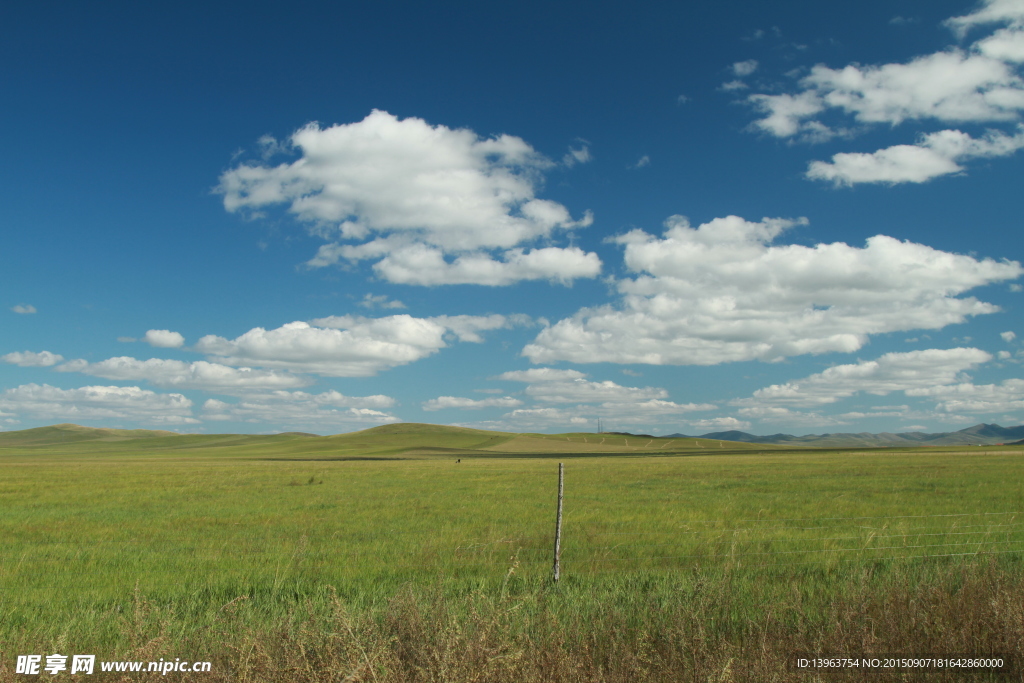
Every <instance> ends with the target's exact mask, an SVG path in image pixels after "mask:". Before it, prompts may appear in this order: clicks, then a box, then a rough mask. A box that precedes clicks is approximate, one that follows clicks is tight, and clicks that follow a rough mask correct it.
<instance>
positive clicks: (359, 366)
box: [195, 315, 446, 377]
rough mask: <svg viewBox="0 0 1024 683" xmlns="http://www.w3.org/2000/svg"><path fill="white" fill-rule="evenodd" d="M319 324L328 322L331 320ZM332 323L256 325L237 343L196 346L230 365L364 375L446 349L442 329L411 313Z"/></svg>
mask: <svg viewBox="0 0 1024 683" xmlns="http://www.w3.org/2000/svg"><path fill="white" fill-rule="evenodd" d="M318 322H321V323H322V324H327V319H325V320H323V321H318ZM330 324H331V327H333V328H334V329H329V328H325V327H313V326H311V325H310V324H309V323H306V322H301V321H297V322H292V323H288V324H286V325H282V326H281V327H278V328H277V329H273V330H266V329H264V328H262V327H256V328H253V329H251V330H249V331H248V332H246V333H245V334H243V335H241V336H239V337H237V338H236V339H233V340H229V339H225V338H224V337H218V336H215V335H206V336H205V337H203V338H202V339H200V340H199V342H198V343H197V344H196V347H195V348H196V350H197V351H200V352H201V353H206V354H209V355H210V356H211V357H212V358H213V359H214V360H215V361H217V362H220V363H224V364H226V365H255V366H259V367H265V368H274V369H281V370H292V371H295V372H312V373H317V374H320V375H329V376H333V377H366V376H370V375H375V374H376V373H378V372H380V371H381V370H386V369H390V368H393V367H396V366H399V365H405V364H407V363H412V362H414V361H417V360H420V359H422V358H426V357H427V356H429V355H431V354H434V353H437V351H438V350H440V349H442V348H444V347H445V346H446V344H445V342H444V332H445V328H444V326H443V325H439V324H438V323H435V322H432V321H430V320H425V319H422V318H413V317H412V316H409V315H394V316H389V317H386V318H358V317H354V316H344V317H334V318H332V319H330Z"/></svg>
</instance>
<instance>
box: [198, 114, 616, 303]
mask: <svg viewBox="0 0 1024 683" xmlns="http://www.w3.org/2000/svg"><path fill="white" fill-rule="evenodd" d="M291 143H292V146H293V147H294V148H296V149H297V150H298V151H299V152H300V153H301V158H299V159H298V160H297V161H294V162H292V163H285V164H281V165H279V166H276V167H269V166H266V165H260V164H247V165H241V166H238V167H236V168H234V169H231V170H229V171H227V172H226V173H224V174H223V175H222V176H221V179H220V180H221V182H220V185H219V187H218V189H219V191H220V192H221V193H222V194H223V195H224V206H225V208H226V209H227V210H228V211H243V210H257V209H260V208H262V207H266V206H269V205H272V204H287V205H288V207H289V210H290V211H291V212H292V213H293V214H295V215H296V216H297V217H298V218H299V219H300V220H302V221H304V222H306V223H307V224H309V225H310V226H311V230H312V231H313V232H314V233H317V234H320V235H322V236H324V237H326V238H328V239H332V238H337V237H340V240H341V241H346V240H347V241H350V242H358V243H359V244H342V243H341V241H339V240H337V239H335V240H334V241H332V242H330V243H329V244H326V245H324V246H323V247H322V248H321V249H320V251H319V252H318V254H317V256H316V257H315V258H313V259H312V260H311V261H309V265H310V266H311V267H321V266H325V265H330V264H332V263H335V262H337V261H338V260H339V259H342V258H344V259H348V260H350V261H358V260H361V259H369V258H373V259H379V260H378V261H377V263H376V264H375V271H376V272H377V274H378V275H379V276H381V277H383V278H385V279H388V280H391V281H393V282H402V283H406V284H459V283H476V284H489V285H496V284H509V283H511V282H515V281H518V280H519V279H527V278H534V279H537V278H540V279H551V280H559V281H562V282H568V281H571V280H572V279H574V278H577V277H594V276H595V275H596V274H597V272H598V271H599V269H600V261H599V260H598V259H597V256H596V255H595V254H583V252H581V251H580V250H578V249H576V250H561V249H558V248H556V247H546V248H545V249H535V250H533V251H524V249H523V247H522V245H524V244H527V243H530V242H533V241H536V240H539V239H548V238H551V237H553V236H554V233H555V232H556V231H558V230H571V229H574V228H578V227H586V226H587V225H589V224H590V222H591V221H592V219H591V218H590V216H589V214H587V215H586V216H585V217H584V218H583V219H581V220H574V219H573V218H572V217H571V216H570V214H569V211H568V209H566V208H565V207H564V206H563V205H561V204H558V203H557V202H554V201H551V200H546V199H538V198H537V197H536V196H535V194H536V190H537V188H538V187H539V185H540V183H541V180H542V173H543V171H544V170H546V169H548V168H550V167H551V166H552V163H551V162H550V161H549V160H547V159H545V158H544V157H543V156H541V155H540V154H538V153H537V152H536V151H535V150H534V149H533V148H532V147H530V145H528V144H527V143H526V142H524V141H523V140H522V139H520V138H517V137H514V136H511V135H500V136H497V137H494V138H491V139H482V138H480V137H479V136H477V134H476V133H474V132H473V131H471V130H467V129H462V130H452V129H450V128H446V127H445V126H431V125H429V124H428V123H426V122H425V121H423V120H422V119H417V118H408V119H398V118H396V117H394V116H392V115H391V114H389V113H387V112H384V111H376V110H375V111H374V112H373V113H371V114H370V115H369V116H367V117H366V118H365V119H363V120H362V121H360V122H357V123H350V124H342V125H335V126H331V127H329V128H320V126H318V125H316V124H310V125H308V126H306V127H304V128H302V129H300V130H298V131H296V132H295V134H294V135H292V138H291ZM569 156H570V157H571V158H572V159H573V160H574V162H582V161H584V160H586V159H587V158H589V152H588V150H587V148H586V147H585V146H584V147H582V148H581V149H579V150H571V151H570V153H569ZM375 236H376V237H375ZM559 251H565V252H566V253H564V254H562V255H561V256H560V257H556V253H555V252H559ZM538 252H540V253H538ZM448 258H453V261H448V260H447V259H448ZM581 262H582V263H583V265H585V266H586V268H582V269H581V267H580V266H581ZM595 265H596V268H597V270H595ZM438 269H439V270H440V273H434V272H432V271H435V270H438Z"/></svg>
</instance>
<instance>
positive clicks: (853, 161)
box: [807, 128, 1024, 186]
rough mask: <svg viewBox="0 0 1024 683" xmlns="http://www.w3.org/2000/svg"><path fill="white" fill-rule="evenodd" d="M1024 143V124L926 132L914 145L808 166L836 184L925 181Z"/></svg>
mask: <svg viewBox="0 0 1024 683" xmlns="http://www.w3.org/2000/svg"><path fill="white" fill-rule="evenodd" d="M1021 147H1024V128H1020V129H1018V132H1017V134H1016V135H1006V134H1005V133H1002V132H1000V131H994V130H990V131H988V133H986V135H985V136H984V137H982V138H972V137H971V136H970V135H968V134H966V133H963V132H961V131H959V130H942V131H938V132H936V133H930V134H928V135H925V136H924V137H923V138H922V139H921V141H920V142H918V143H917V144H914V145H895V146H893V147H887V148H885V149H880V150H878V151H877V152H873V153H871V154H865V153H840V154H836V155H834V156H833V157H832V163H828V162H824V161H813V162H811V164H810V166H809V167H808V170H807V177H808V178H810V179H812V180H828V181H832V182H833V183H834V184H835V185H836V186H841V185H847V186H852V185H855V184H858V183H889V184H896V183H923V182H926V181H929V180H931V179H932V178H937V177H939V176H943V175H949V174H951V173H958V172H960V171H963V170H964V169H963V167H962V166H960V164H959V163H958V162H960V161H965V160H968V159H976V158H992V157H1002V156H1008V155H1010V154H1013V153H1014V152H1016V151H1017V150H1018V149H1020V148H1021Z"/></svg>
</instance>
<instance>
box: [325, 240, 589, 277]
mask: <svg viewBox="0 0 1024 683" xmlns="http://www.w3.org/2000/svg"><path fill="white" fill-rule="evenodd" d="M378 257H379V258H380V260H379V261H377V262H376V263H375V264H374V265H373V269H374V271H375V272H376V273H377V274H378V275H379V276H380V277H381V278H383V279H385V280H388V281H389V282H394V283H398V284H406V285H424V286H438V285H471V284H476V285H488V286H491V287H502V286H505V285H510V284H513V283H516V282H519V281H522V280H557V281H559V282H562V283H563V284H570V283H571V282H572V281H573V280H574V279H576V278H592V277H597V275H599V274H600V272H601V259H599V258H598V256H597V254H595V253H593V252H589V253H587V252H584V251H583V250H582V249H580V248H579V247H543V248H538V249H532V250H530V251H524V250H523V249H518V248H516V249H509V250H507V251H505V252H503V253H502V254H501V256H500V257H499V258H495V257H494V256H493V255H491V254H489V253H487V252H484V251H472V252H467V253H463V254H461V255H459V256H456V257H455V258H454V259H452V260H448V259H447V258H446V256H445V250H443V249H442V248H440V247H434V246H430V245H427V244H423V243H421V242H409V241H406V240H398V239H382V240H375V241H373V242H368V243H366V244H362V245H359V246H352V245H340V244H337V243H332V244H326V245H324V246H322V247H320V250H319V251H318V252H317V255H316V256H315V257H314V258H313V259H312V260H311V261H310V262H309V264H310V265H312V266H325V265H330V264H333V263H337V262H338V261H339V260H341V259H342V258H346V259H349V260H351V261H359V260H363V259H367V258H378Z"/></svg>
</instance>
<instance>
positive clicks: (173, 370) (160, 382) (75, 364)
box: [57, 356, 312, 393]
mask: <svg viewBox="0 0 1024 683" xmlns="http://www.w3.org/2000/svg"><path fill="white" fill-rule="evenodd" d="M57 370H60V371H63V372H80V373H82V374H85V375H92V376H93V377H102V378H103V379H113V380H121V381H129V382H135V381H139V380H145V381H147V382H150V383H151V384H155V385H156V386H159V387H171V388H175V389H204V390H206V391H224V392H229V393H230V392H232V391H238V390H252V389H291V388H296V387H303V386H307V385H308V384H311V383H312V381H311V380H309V379H307V378H305V377H296V376H295V375H292V374H289V373H287V372H277V371H273V370H270V371H268V370H253V369H252V368H245V367H243V368H232V367H228V366H227V365H221V364H219V363H208V362H206V361H202V360H200V361H195V362H192V363H186V362H183V361H180V360H166V359H163V358H150V359H148V360H138V359H136V358H131V357H129V356H118V357H116V358H108V359H106V360H103V361H100V362H98V363H88V362H86V361H84V360H73V361H69V362H67V363H65V364H64V365H62V366H60V367H58V368H57Z"/></svg>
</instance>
